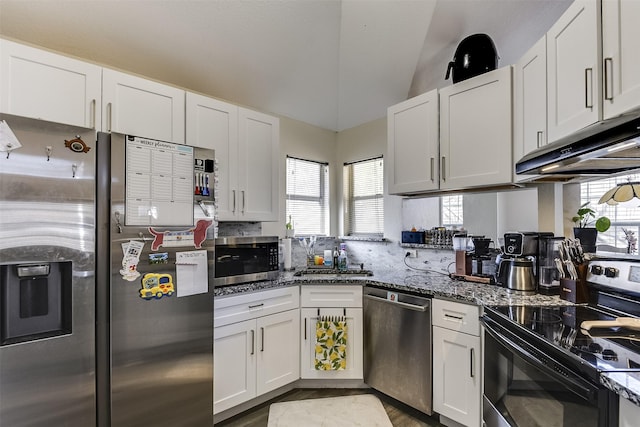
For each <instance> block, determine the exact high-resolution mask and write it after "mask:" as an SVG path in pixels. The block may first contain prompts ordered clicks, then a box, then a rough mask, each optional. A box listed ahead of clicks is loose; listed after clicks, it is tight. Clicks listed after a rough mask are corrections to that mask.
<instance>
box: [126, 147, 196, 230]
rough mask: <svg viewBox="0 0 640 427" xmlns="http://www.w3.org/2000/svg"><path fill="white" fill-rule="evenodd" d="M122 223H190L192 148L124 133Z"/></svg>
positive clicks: (191, 216)
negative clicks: (124, 195)
mask: <svg viewBox="0 0 640 427" xmlns="http://www.w3.org/2000/svg"><path fill="white" fill-rule="evenodd" d="M125 142H126V144H127V145H126V162H125V164H126V166H125V167H126V185H125V188H126V200H125V203H126V205H125V206H126V216H125V224H126V225H141V226H145V225H166V226H177V225H193V147H189V146H186V145H180V144H172V143H169V142H163V141H156V140H152V139H147V138H141V137H133V136H125Z"/></svg>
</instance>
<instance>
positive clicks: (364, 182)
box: [343, 157, 384, 237]
mask: <svg viewBox="0 0 640 427" xmlns="http://www.w3.org/2000/svg"><path fill="white" fill-rule="evenodd" d="M343 174H344V180H343V182H344V192H343V194H344V221H345V224H344V232H345V234H346V235H348V236H373V237H382V236H383V234H384V199H383V196H384V190H383V177H384V164H383V160H382V157H376V158H374V159H369V160H363V161H359V162H353V163H345V164H344V169H343Z"/></svg>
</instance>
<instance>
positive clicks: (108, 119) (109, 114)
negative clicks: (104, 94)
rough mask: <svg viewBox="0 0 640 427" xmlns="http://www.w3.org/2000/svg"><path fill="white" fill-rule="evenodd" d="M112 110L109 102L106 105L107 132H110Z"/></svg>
mask: <svg viewBox="0 0 640 427" xmlns="http://www.w3.org/2000/svg"><path fill="white" fill-rule="evenodd" d="M112 109H113V107H112V106H111V103H110V102H109V103H108V104H107V132H111V115H112V114H113V111H112Z"/></svg>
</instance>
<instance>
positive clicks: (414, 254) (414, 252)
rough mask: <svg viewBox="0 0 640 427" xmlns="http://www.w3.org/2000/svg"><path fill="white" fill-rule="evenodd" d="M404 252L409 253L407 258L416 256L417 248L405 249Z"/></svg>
mask: <svg viewBox="0 0 640 427" xmlns="http://www.w3.org/2000/svg"><path fill="white" fill-rule="evenodd" d="M405 254H409V258H418V250H417V249H407V250H406V251H405Z"/></svg>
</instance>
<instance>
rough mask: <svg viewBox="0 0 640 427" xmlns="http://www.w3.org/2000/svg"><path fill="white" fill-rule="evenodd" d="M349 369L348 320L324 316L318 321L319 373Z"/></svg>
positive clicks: (317, 366) (317, 350) (317, 348)
mask: <svg viewBox="0 0 640 427" xmlns="http://www.w3.org/2000/svg"><path fill="white" fill-rule="evenodd" d="M346 367H347V319H346V318H345V317H341V316H322V317H318V320H317V321H316V360H315V368H316V370H317V371H343V370H344V369H346Z"/></svg>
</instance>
